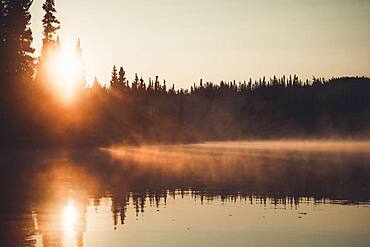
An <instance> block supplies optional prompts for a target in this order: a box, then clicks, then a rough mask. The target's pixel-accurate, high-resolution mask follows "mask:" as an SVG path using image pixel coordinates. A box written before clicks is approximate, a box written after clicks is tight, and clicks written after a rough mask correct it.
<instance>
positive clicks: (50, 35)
mask: <svg viewBox="0 0 370 247" xmlns="http://www.w3.org/2000/svg"><path fill="white" fill-rule="evenodd" d="M42 9H43V10H44V11H45V15H44V18H43V19H42V26H43V28H44V30H43V35H44V38H43V40H42V52H41V56H47V55H48V53H49V52H50V51H51V50H52V49H54V48H55V47H56V46H57V45H59V44H58V43H59V42H58V36H57V31H58V30H59V29H60V22H59V20H58V19H57V18H56V16H55V15H56V13H57V11H56V9H55V2H54V0H46V1H45V3H44V4H43V5H42Z"/></svg>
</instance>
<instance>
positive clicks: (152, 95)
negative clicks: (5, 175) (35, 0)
mask: <svg viewBox="0 0 370 247" xmlns="http://www.w3.org/2000/svg"><path fill="white" fill-rule="evenodd" d="M31 4H32V1H31V0H12V1H11V0H1V1H0V26H1V27H0V58H1V60H0V140H1V141H0V142H1V146H2V147H19V146H60V145H67V146H68V145H89V146H90V145H92V146H100V145H110V144H113V143H142V142H145V143H158V142H160V143H175V142H195V141H206V140H231V139H274V138H328V137H340V138H368V137H369V136H370V78H365V77H343V78H332V79H324V78H315V77H313V78H312V79H310V80H301V79H300V78H298V77H297V76H296V75H288V76H282V77H276V76H274V77H272V78H265V77H263V78H260V79H258V80H252V79H247V80H246V81H221V82H219V83H213V82H206V81H203V80H200V81H199V82H197V83H194V84H193V86H191V88H190V89H176V88H175V87H174V85H172V84H169V83H166V81H165V80H163V79H160V78H158V77H157V76H153V77H152V78H149V79H148V80H144V79H143V78H140V77H139V76H138V75H137V74H136V75H135V78H134V80H133V81H129V80H128V79H127V78H126V72H125V70H124V68H122V67H120V66H113V69H112V72H111V80H110V81H109V83H107V82H99V81H98V79H95V80H94V82H93V83H91V84H89V83H87V82H86V80H85V77H84V66H83V51H82V49H81V44H80V41H79V40H78V42H77V45H76V51H75V56H76V59H77V61H79V63H78V66H77V67H78V71H79V73H78V76H76V77H75V78H74V80H75V81H74V85H75V89H74V90H75V94H76V97H75V100H74V101H73V104H63V103H61V102H60V100H59V99H58V92H57V93H56V92H55V90H53V89H52V87H51V86H50V85H52V83H53V80H55V78H53V77H51V76H50V75H49V73H48V68H49V67H50V63H51V61H52V60H53V57H54V56H56V54H57V53H58V52H59V50H60V46H61V42H62V41H60V40H59V37H58V30H59V29H60V22H59V21H58V20H57V18H56V9H55V3H54V0H46V1H45V3H44V5H43V10H44V12H45V15H44V18H43V20H42V25H43V47H42V50H41V55H40V56H39V57H36V55H35V50H34V48H32V42H33V38H32V31H31V29H30V27H29V26H30V21H31V14H30V12H29V8H30V6H31ZM271 59H273V58H271ZM313 73H314V72H313Z"/></svg>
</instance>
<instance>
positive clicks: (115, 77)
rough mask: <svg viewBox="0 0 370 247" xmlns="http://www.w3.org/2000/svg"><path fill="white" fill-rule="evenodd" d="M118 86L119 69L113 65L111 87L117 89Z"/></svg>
mask: <svg viewBox="0 0 370 247" xmlns="http://www.w3.org/2000/svg"><path fill="white" fill-rule="evenodd" d="M117 86H118V74H117V67H116V65H113V70H112V75H111V79H110V87H111V88H112V89H116V88H117Z"/></svg>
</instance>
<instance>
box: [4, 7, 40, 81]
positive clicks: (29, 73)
mask: <svg viewBox="0 0 370 247" xmlns="http://www.w3.org/2000/svg"><path fill="white" fill-rule="evenodd" d="M31 4H32V0H14V1H10V0H3V1H1V5H0V7H1V9H0V11H1V21H0V25H1V26H2V28H1V32H0V33H1V34H0V35H1V60H2V61H1V69H0V70H1V71H2V76H3V78H2V79H3V80H6V79H7V80H8V82H9V83H10V82H18V83H20V82H29V81H30V80H32V77H33V74H34V59H33V52H34V49H33V48H32V41H33V37H32V31H31V29H30V27H29V25H30V21H31V14H30V11H29V8H30V7H31Z"/></svg>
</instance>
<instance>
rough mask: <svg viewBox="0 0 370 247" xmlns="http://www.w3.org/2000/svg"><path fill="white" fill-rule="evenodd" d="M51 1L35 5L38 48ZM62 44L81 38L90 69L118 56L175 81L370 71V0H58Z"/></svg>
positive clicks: (105, 72) (129, 66)
mask: <svg viewBox="0 0 370 247" xmlns="http://www.w3.org/2000/svg"><path fill="white" fill-rule="evenodd" d="M43 2H44V0H34V3H33V5H32V7H31V14H32V20H31V21H32V24H31V28H32V30H33V34H34V47H35V48H36V49H37V51H39V50H40V46H41V39H42V25H41V19H42V15H43V11H42V7H41V6H42V3H43ZM55 2H56V9H57V11H58V13H57V18H58V19H59V20H60V21H61V30H60V32H59V35H60V38H61V42H62V45H63V47H64V49H65V50H72V49H74V46H75V43H76V40H77V38H78V37H79V38H80V39H81V45H82V48H83V52H84V62H85V66H86V77H87V79H88V81H91V80H92V79H93V77H94V76H97V78H98V79H99V80H100V81H101V82H103V83H106V82H108V81H109V78H110V73H111V71H112V66H113V64H115V65H117V66H123V67H124V69H125V71H126V72H127V77H128V78H129V79H130V80H132V79H133V78H134V74H135V73H138V75H139V76H142V77H143V78H144V80H146V81H147V80H148V78H149V77H152V78H154V77H155V76H156V75H158V76H159V78H160V79H161V80H163V79H166V81H167V83H168V84H172V83H174V84H175V86H176V88H180V87H185V88H189V87H190V85H192V84H193V83H194V82H196V83H198V82H199V79H200V78H203V80H204V81H213V82H216V83H218V82H219V81H221V80H227V81H229V80H237V81H244V80H249V78H252V79H258V78H259V77H261V76H266V77H267V78H268V77H271V76H273V75H276V76H281V75H289V74H297V75H298V76H300V77H302V78H303V79H306V78H308V79H311V78H312V76H315V77H326V78H331V77H339V76H370V0H299V1H297V0H258V1H257V0H155V1H154V0H105V1H100V0H78V1H77V0H55Z"/></svg>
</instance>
